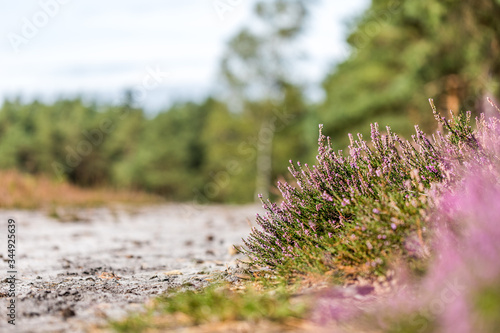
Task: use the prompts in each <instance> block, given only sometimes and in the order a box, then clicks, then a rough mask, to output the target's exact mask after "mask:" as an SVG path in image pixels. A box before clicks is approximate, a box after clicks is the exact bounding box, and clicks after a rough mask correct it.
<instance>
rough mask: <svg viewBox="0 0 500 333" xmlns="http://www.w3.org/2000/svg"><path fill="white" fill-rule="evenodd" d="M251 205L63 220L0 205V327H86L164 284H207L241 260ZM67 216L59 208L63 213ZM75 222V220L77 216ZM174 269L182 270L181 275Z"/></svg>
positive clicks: (108, 212)
mask: <svg viewBox="0 0 500 333" xmlns="http://www.w3.org/2000/svg"><path fill="white" fill-rule="evenodd" d="M260 211H261V210H260V208H259V207H258V206H242V207H225V206H212V207H197V208H193V207H191V208H186V207H185V206H176V205H162V206H155V207H143V208H137V209H135V210H134V211H129V212H127V211H126V210H125V209H108V208H101V209H87V210H77V211H72V212H70V213H69V214H66V215H67V216H66V217H65V218H66V219H68V220H70V221H67V222H61V221H58V220H55V219H52V218H49V217H47V216H46V214H44V213H42V212H36V211H0V228H1V229H0V254H1V255H2V259H3V265H0V267H1V268H0V274H1V275H0V276H1V279H2V282H1V283H0V297H1V298H0V304H1V307H0V308H1V309H2V310H0V331H1V332H9V331H15V332H68V331H71V332H85V330H86V328H87V327H89V325H92V324H99V323H104V322H105V321H106V319H107V318H119V317H120V316H123V315H124V314H125V313H126V312H127V311H129V310H133V309H138V308H140V306H141V305H142V304H143V303H144V302H145V301H147V299H148V298H151V297H153V296H154V295H157V294H160V293H162V292H165V291H167V290H168V289H169V288H172V287H175V286H179V285H183V284H190V285H195V286H198V285H202V284H204V283H206V281H205V279H206V278H207V277H208V275H207V273H210V272H214V271H224V270H226V268H227V267H228V265H230V266H233V267H234V265H235V259H236V258H238V257H237V256H235V255H234V254H231V253H230V252H231V251H229V250H228V249H229V248H230V247H231V245H232V244H241V238H242V237H244V236H246V235H247V234H248V232H249V231H250V226H249V222H250V221H252V222H253V221H254V216H255V213H256V212H260ZM62 215H64V214H62ZM8 218H14V219H15V221H16V226H17V228H16V238H17V244H16V246H17V248H16V266H17V267H16V268H17V271H18V274H17V279H18V280H17V282H16V294H17V298H16V326H15V329H13V327H12V325H9V324H8V323H7V320H8V319H7V311H8V310H7V305H8V303H7V302H8V300H9V298H8V297H6V295H5V294H6V293H8V289H9V283H8V281H7V280H6V279H5V278H6V277H7V276H8V274H7V271H8V267H7V259H8V258H7V220H8ZM74 220H79V221H76V222H75V221H74ZM175 271H180V273H182V274H178V273H179V272H175Z"/></svg>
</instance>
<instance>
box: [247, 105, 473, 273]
mask: <svg viewBox="0 0 500 333" xmlns="http://www.w3.org/2000/svg"><path fill="white" fill-rule="evenodd" d="M431 105H432V106H433V104H432V101H431ZM433 110H434V114H435V117H436V120H437V121H438V122H439V123H440V124H441V125H442V126H443V127H444V128H445V129H446V130H447V133H446V134H443V133H439V132H438V133H437V134H436V135H435V136H433V137H432V138H429V137H427V136H426V135H425V134H424V133H423V132H422V131H421V130H420V129H419V127H418V126H415V130H416V133H415V135H413V136H412V140H411V141H407V140H403V139H401V138H400V137H399V136H398V135H397V134H395V133H393V132H391V130H390V128H389V127H387V132H386V133H385V134H383V133H381V132H380V130H379V127H378V125H377V124H373V125H372V128H371V140H370V142H367V141H365V140H363V137H362V136H361V135H359V134H358V138H357V139H356V140H355V139H354V138H353V137H352V135H349V138H350V142H351V144H350V146H349V154H347V155H344V154H343V152H342V151H338V152H335V151H334V150H333V148H332V145H331V142H330V139H329V138H328V137H325V136H324V135H323V134H322V132H321V129H322V127H321V126H320V136H319V142H318V144H319V147H318V155H317V163H316V165H313V166H309V165H307V164H304V165H302V164H301V163H300V162H298V163H297V164H296V165H294V164H293V163H291V166H290V168H289V171H290V173H291V175H292V176H293V178H294V179H295V181H296V184H297V186H296V187H294V186H292V185H290V184H288V183H278V188H279V190H280V192H281V194H282V201H281V203H280V204H277V203H272V202H270V201H269V200H266V201H263V206H264V208H265V209H266V210H267V213H266V215H265V216H260V215H258V216H257V223H258V225H259V227H260V228H254V229H253V231H252V233H251V235H250V236H249V237H248V238H247V239H245V240H244V243H245V248H244V250H243V252H244V253H246V254H247V255H248V256H249V257H250V258H251V259H252V260H253V262H254V263H256V264H258V265H263V266H267V267H270V268H273V269H276V270H279V271H281V272H304V271H320V272H324V271H328V270H334V271H335V272H336V273H337V274H339V275H340V276H344V277H345V276H348V275H354V274H370V273H376V274H378V273H383V272H384V271H385V269H386V268H387V267H388V263H390V262H391V261H392V260H393V259H395V258H396V257H404V258H406V259H407V260H408V261H409V262H410V265H413V266H414V267H415V268H417V269H420V268H421V265H420V264H421V262H422V260H421V259H423V258H426V257H428V249H427V245H426V239H427V238H428V221H427V220H428V217H427V214H426V211H427V208H428V207H429V204H430V202H429V196H428V195H429V190H430V188H431V187H432V186H433V184H437V183H440V182H443V181H446V182H447V183H451V182H452V181H453V177H454V175H455V174H456V170H455V169H456V167H455V166H454V165H452V164H451V162H450V161H451V160H454V161H455V160H460V161H464V160H465V156H466V154H468V153H469V151H470V150H473V149H476V148H477V146H478V144H479V143H478V141H477V139H476V138H475V137H474V133H473V130H472V127H471V124H470V123H471V121H470V113H467V114H464V115H459V116H456V117H452V118H451V119H450V120H446V119H445V118H443V117H440V116H439V115H438V113H437V112H436V110H435V108H434V106H433ZM290 162H291V161H290Z"/></svg>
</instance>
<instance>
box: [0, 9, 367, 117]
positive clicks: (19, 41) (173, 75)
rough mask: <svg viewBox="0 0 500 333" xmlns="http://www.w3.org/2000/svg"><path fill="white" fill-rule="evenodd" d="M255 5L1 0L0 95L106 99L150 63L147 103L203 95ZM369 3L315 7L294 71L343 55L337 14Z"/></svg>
mask: <svg viewBox="0 0 500 333" xmlns="http://www.w3.org/2000/svg"><path fill="white" fill-rule="evenodd" d="M221 3H222V4H224V3H227V4H231V3H232V4H235V6H234V7H233V8H232V9H231V10H230V11H226V12H224V13H221V12H218V11H217V10H216V9H215V7H214V4H221ZM253 3H254V1H253V0H183V1H179V0H142V1H138V0H136V1H134V0H121V1H118V0H109V1H97V0H80V1H78V0H40V1H32V0H23V1H15V2H14V1H7V0H0V31H2V38H1V40H0V75H1V79H0V102H1V101H3V100H4V99H5V98H6V97H13V96H22V97H23V98H24V99H32V98H35V97H36V98H41V99H44V100H51V99H54V98H57V97H59V96H74V95H75V94H85V95H87V96H93V97H99V98H102V99H104V100H107V101H110V102H112V101H114V100H118V96H120V95H121V92H122V91H123V90H124V89H126V88H132V89H134V87H135V88H137V87H139V86H141V85H142V82H143V81H144V80H145V78H146V77H147V76H151V74H149V73H150V72H151V71H153V72H155V71H156V72H157V75H156V76H157V81H154V80H153V79H150V80H147V82H146V86H147V87H148V88H147V90H146V92H147V95H144V98H143V102H144V104H145V105H146V106H148V107H149V108H150V109H156V108H158V107H160V106H163V105H166V104H168V103H169V102H172V101H174V100H178V99H186V98H199V97H202V96H205V95H207V94H208V93H209V92H210V89H211V88H212V87H213V86H214V80H215V79H216V74H217V69H218V62H219V59H220V57H221V55H222V53H223V51H224V48H225V42H226V41H227V40H228V39H229V38H230V37H231V36H232V35H233V34H234V33H236V32H237V31H238V29H239V28H241V27H242V26H243V25H245V24H247V23H248V21H249V17H250V14H251V8H252V4H253ZM367 5H368V0H351V1H331V0H330V1H328V0H323V1H319V4H317V5H315V6H314V7H313V8H314V11H313V13H312V17H311V22H310V27H309V29H308V31H307V34H306V35H305V36H304V43H302V47H303V48H304V50H306V51H307V53H308V55H309V60H308V62H307V66H306V67H305V68H303V69H302V70H303V71H304V73H302V74H303V75H304V78H305V79H306V80H307V81H308V82H311V83H316V84H317V83H319V81H320V80H321V79H322V78H323V77H324V75H325V73H326V70H327V69H328V68H329V67H330V66H331V64H332V63H333V62H334V61H335V60H338V59H340V58H342V57H343V56H345V45H344V43H343V39H344V38H345V34H346V31H345V21H346V20H347V19H349V18H352V17H353V16H355V15H358V14H359V13H360V12H361V11H362V10H363V9H365V8H366V7H367ZM220 8H222V7H220ZM227 8H229V7H227ZM165 73H168V74H165ZM157 82H158V83H159V84H158V85H157V86H156V83H157ZM137 89H139V88H137Z"/></svg>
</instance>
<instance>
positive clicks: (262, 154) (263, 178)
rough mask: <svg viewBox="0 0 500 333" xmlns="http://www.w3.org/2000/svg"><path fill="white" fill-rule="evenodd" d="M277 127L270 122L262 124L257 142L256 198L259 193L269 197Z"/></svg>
mask: <svg viewBox="0 0 500 333" xmlns="http://www.w3.org/2000/svg"><path fill="white" fill-rule="evenodd" d="M274 132H275V128H274V126H273V125H272V124H270V123H268V122H263V123H262V125H261V126H260V130H259V137H258V142H257V177H256V186H255V192H256V193H255V200H257V197H258V195H259V194H262V197H264V198H268V197H269V188H270V186H271V173H272V150H273V138H274Z"/></svg>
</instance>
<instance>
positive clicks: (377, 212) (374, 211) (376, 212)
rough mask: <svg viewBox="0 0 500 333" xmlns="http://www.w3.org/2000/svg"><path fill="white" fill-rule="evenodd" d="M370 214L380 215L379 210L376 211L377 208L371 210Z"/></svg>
mask: <svg viewBox="0 0 500 333" xmlns="http://www.w3.org/2000/svg"><path fill="white" fill-rule="evenodd" d="M372 212H373V213H375V214H380V210H378V209H377V208H373V210H372Z"/></svg>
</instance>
